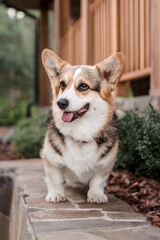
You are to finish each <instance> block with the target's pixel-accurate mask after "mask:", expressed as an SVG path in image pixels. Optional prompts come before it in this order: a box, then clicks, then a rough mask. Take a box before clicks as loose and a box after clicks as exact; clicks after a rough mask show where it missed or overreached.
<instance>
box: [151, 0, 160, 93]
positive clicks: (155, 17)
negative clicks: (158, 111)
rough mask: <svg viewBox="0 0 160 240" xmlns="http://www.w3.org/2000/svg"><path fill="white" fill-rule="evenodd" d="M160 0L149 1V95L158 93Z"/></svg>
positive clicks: (159, 76) (159, 83)
mask: <svg viewBox="0 0 160 240" xmlns="http://www.w3.org/2000/svg"><path fill="white" fill-rule="evenodd" d="M159 44H160V1H159V0H152V1H151V81H150V95H160V65H159V64H160V45H159Z"/></svg>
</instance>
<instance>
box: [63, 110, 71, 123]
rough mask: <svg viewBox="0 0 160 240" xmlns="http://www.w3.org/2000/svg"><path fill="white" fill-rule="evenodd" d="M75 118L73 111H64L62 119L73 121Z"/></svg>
mask: <svg viewBox="0 0 160 240" xmlns="http://www.w3.org/2000/svg"><path fill="white" fill-rule="evenodd" d="M72 118H73V112H63V115H62V120H63V121H64V122H71V120H72Z"/></svg>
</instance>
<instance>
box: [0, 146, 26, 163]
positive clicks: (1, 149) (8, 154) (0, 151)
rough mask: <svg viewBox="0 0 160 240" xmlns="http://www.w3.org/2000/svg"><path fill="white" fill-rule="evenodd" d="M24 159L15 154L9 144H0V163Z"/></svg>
mask: <svg viewBox="0 0 160 240" xmlns="http://www.w3.org/2000/svg"><path fill="white" fill-rule="evenodd" d="M22 158H23V159H24V157H23V156H22V155H20V154H19V153H17V152H16V150H15V149H14V147H13V146H12V145H11V144H3V143H0V161H2V160H17V159H22Z"/></svg>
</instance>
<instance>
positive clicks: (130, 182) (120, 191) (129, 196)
mask: <svg viewBox="0 0 160 240" xmlns="http://www.w3.org/2000/svg"><path fill="white" fill-rule="evenodd" d="M107 188H108V191H109V193H113V194H114V195H115V196H116V197H118V198H120V199H122V200H125V201H126V202H128V203H129V204H130V205H131V206H132V208H133V209H134V210H135V211H136V212H140V213H142V214H144V215H146V217H147V218H148V220H149V221H150V222H151V223H152V225H154V226H156V227H160V183H159V182H156V181H154V180H151V179H148V178H145V177H136V176H135V175H134V174H132V173H128V172H125V171H122V172H121V171H116V172H112V173H111V175H110V177H109V183H108V187H107Z"/></svg>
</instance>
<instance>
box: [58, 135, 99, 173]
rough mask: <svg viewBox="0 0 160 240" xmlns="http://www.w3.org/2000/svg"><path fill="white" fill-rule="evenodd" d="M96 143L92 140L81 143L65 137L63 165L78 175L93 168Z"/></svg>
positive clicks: (96, 157) (95, 158)
mask: <svg viewBox="0 0 160 240" xmlns="http://www.w3.org/2000/svg"><path fill="white" fill-rule="evenodd" d="M97 159H98V156H97V144H96V142H94V141H91V142H87V143H82V142H75V141H74V140H72V139H71V138H66V139H65V150H64V153H63V161H64V163H65V166H66V167H68V168H70V169H72V170H73V171H74V172H76V173H77V174H78V175H79V174H81V173H83V172H88V171H90V170H93V169H94V167H95V166H96V163H97Z"/></svg>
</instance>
